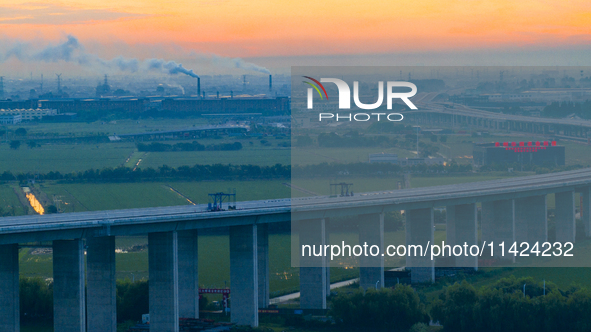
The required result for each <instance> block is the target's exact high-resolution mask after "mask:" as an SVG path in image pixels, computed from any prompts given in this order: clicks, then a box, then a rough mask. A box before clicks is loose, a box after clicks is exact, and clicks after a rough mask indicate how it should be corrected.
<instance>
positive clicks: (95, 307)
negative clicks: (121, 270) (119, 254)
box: [86, 236, 117, 332]
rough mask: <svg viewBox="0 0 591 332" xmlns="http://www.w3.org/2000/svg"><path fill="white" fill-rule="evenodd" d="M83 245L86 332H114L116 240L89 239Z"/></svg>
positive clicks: (113, 238) (115, 314)
mask: <svg viewBox="0 0 591 332" xmlns="http://www.w3.org/2000/svg"><path fill="white" fill-rule="evenodd" d="M86 244H87V246H88V248H87V255H86V256H87V257H86V267H87V271H86V297H87V298H86V308H87V310H86V312H87V330H88V332H117V287H116V284H115V280H116V276H115V237H114V236H104V237H90V238H87V239H86Z"/></svg>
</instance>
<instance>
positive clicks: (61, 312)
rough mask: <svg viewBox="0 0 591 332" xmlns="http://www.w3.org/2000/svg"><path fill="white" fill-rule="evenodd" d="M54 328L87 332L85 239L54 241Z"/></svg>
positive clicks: (61, 330) (66, 331)
mask: <svg viewBox="0 0 591 332" xmlns="http://www.w3.org/2000/svg"><path fill="white" fill-rule="evenodd" d="M53 328H54V330H55V331H60V332H85V331H86V307H85V296H84V244H83V241H82V239H76V240H59V241H53Z"/></svg>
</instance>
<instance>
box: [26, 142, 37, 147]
mask: <svg viewBox="0 0 591 332" xmlns="http://www.w3.org/2000/svg"><path fill="white" fill-rule="evenodd" d="M27 146H28V147H29V149H32V148H36V147H37V146H38V145H37V143H35V141H28V142H27Z"/></svg>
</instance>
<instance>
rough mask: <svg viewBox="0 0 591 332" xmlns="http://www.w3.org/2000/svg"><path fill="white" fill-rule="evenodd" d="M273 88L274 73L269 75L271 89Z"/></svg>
mask: <svg viewBox="0 0 591 332" xmlns="http://www.w3.org/2000/svg"><path fill="white" fill-rule="evenodd" d="M272 90H273V75H269V91H272Z"/></svg>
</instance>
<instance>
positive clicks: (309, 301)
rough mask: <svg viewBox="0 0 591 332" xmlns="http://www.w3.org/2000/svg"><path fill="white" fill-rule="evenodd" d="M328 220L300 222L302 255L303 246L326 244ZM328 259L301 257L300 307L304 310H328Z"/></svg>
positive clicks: (322, 257) (312, 256)
mask: <svg viewBox="0 0 591 332" xmlns="http://www.w3.org/2000/svg"><path fill="white" fill-rule="evenodd" d="M325 226H326V220H325V219H312V220H301V221H299V222H298V230H299V238H300V248H299V250H300V255H301V247H302V245H310V246H311V247H312V248H314V247H313V246H316V248H317V249H316V250H318V247H319V246H324V245H325V244H326V227H325ZM327 282H328V281H327V280H326V258H325V257H324V256H318V257H316V256H314V255H313V254H312V255H311V256H300V307H301V308H302V309H326V295H327V293H326V290H327V287H328V286H327V285H326V284H327Z"/></svg>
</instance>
